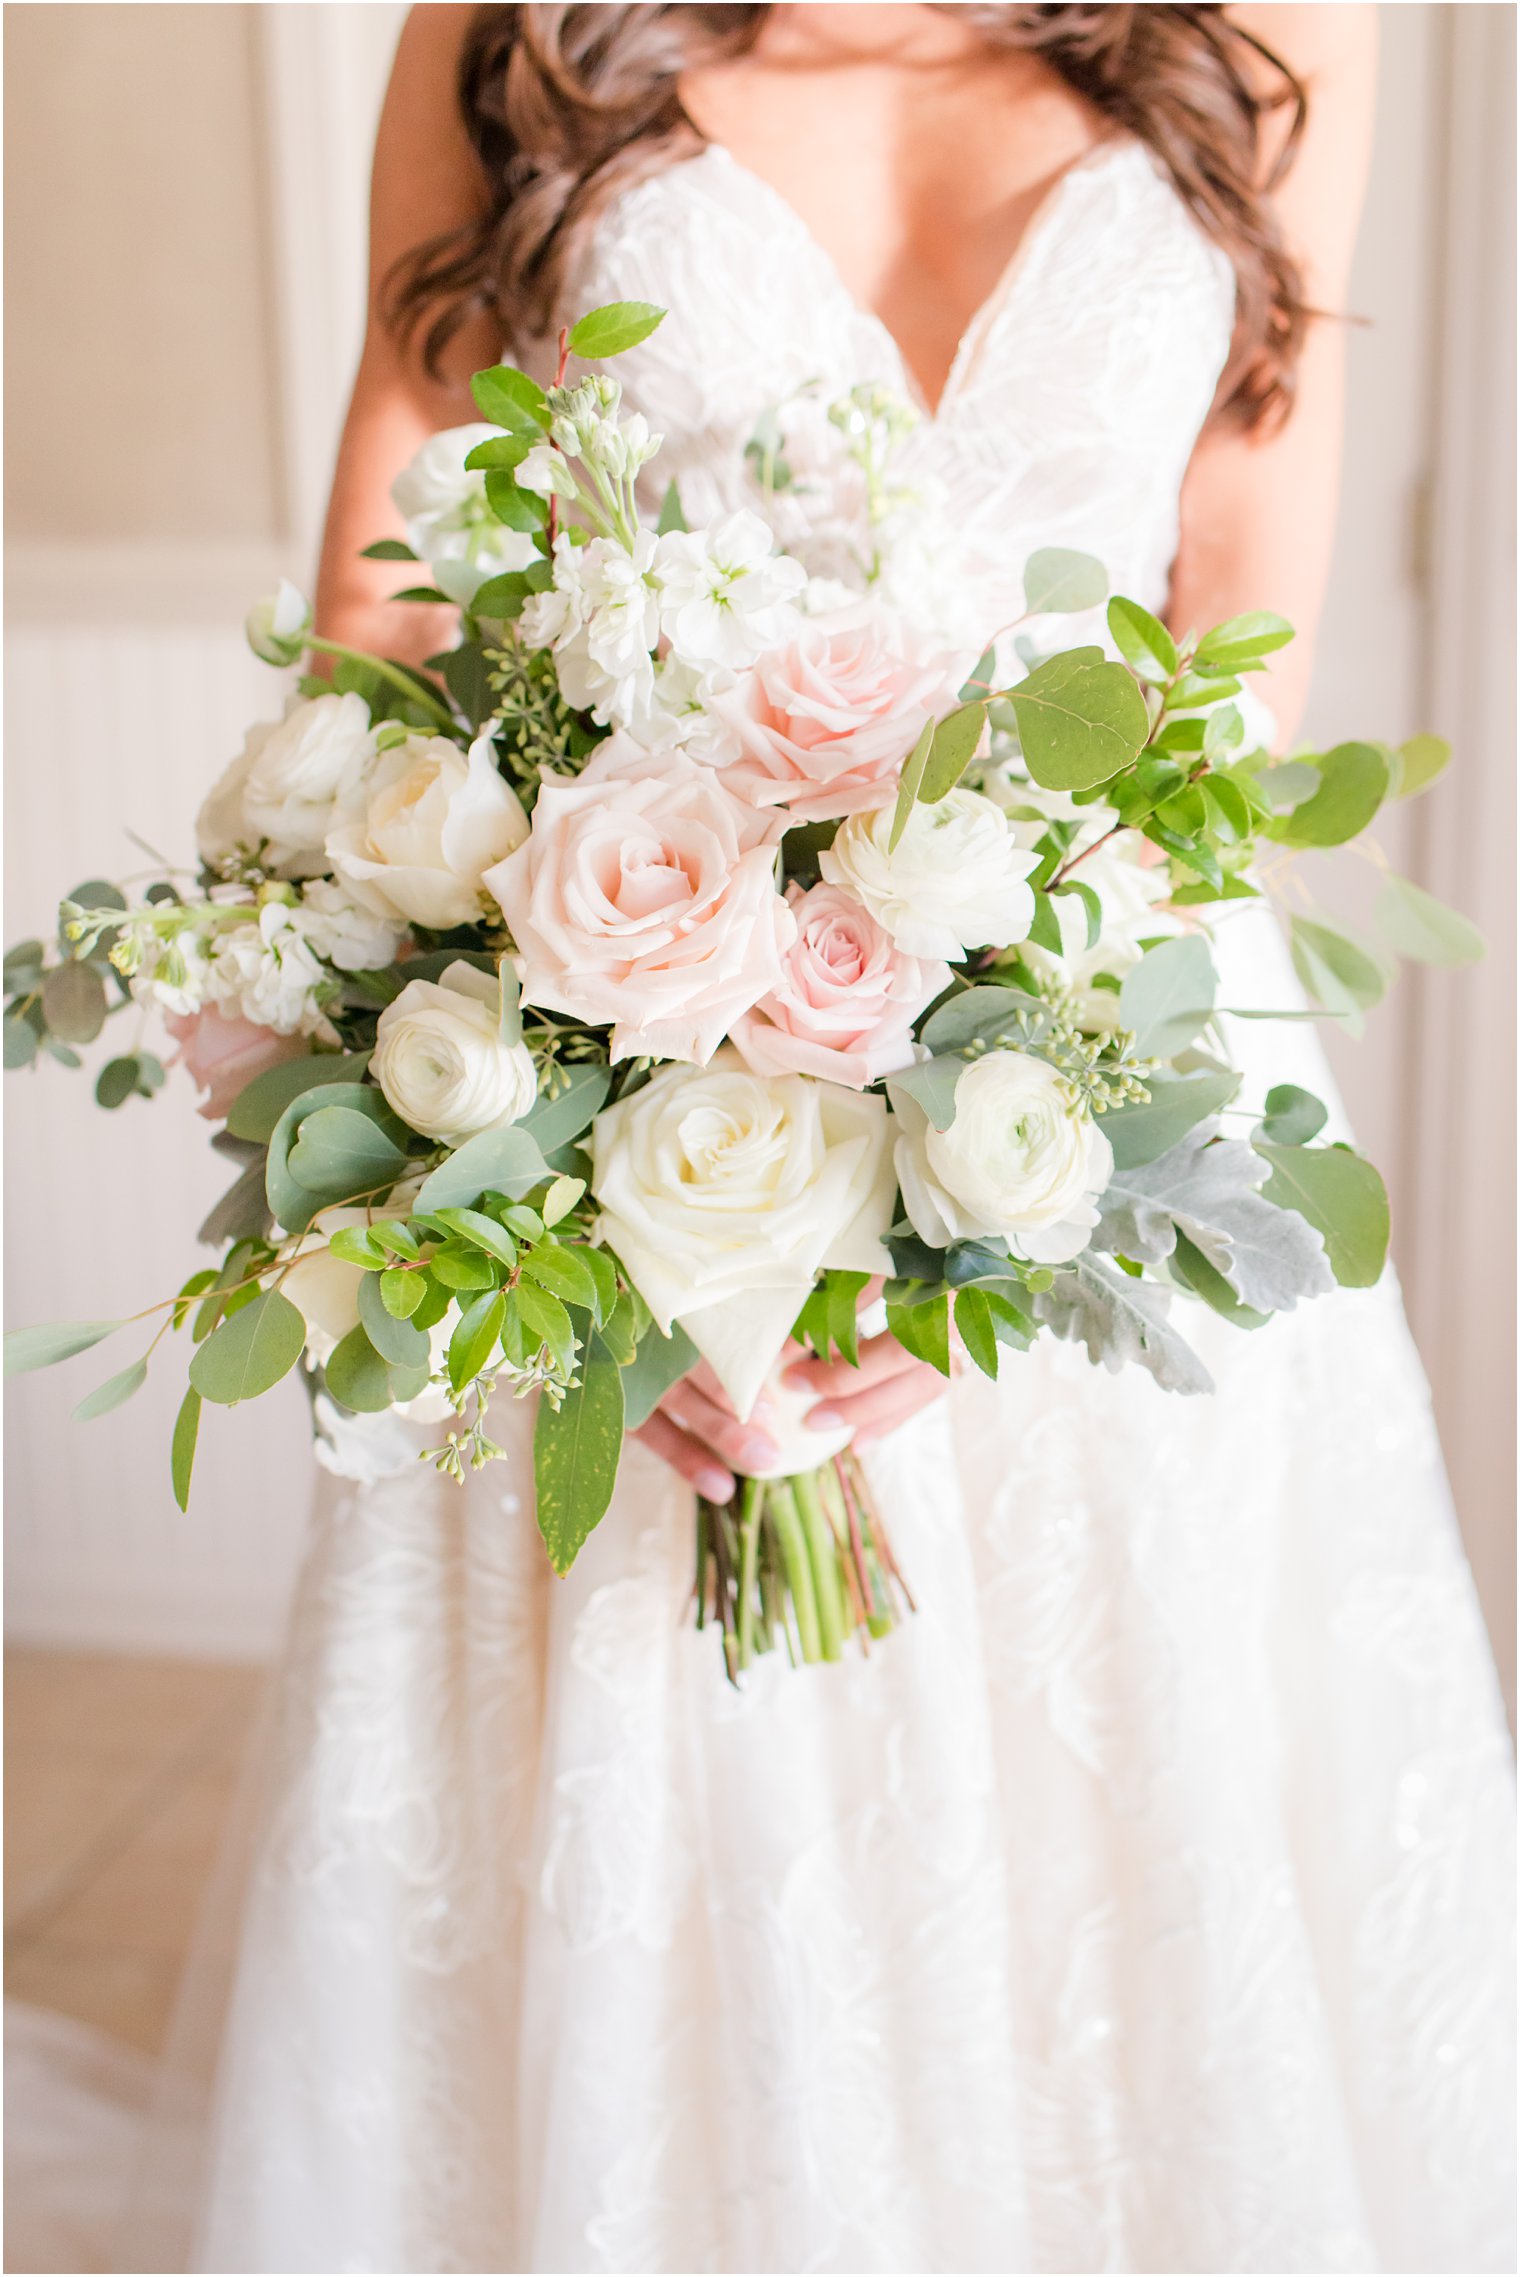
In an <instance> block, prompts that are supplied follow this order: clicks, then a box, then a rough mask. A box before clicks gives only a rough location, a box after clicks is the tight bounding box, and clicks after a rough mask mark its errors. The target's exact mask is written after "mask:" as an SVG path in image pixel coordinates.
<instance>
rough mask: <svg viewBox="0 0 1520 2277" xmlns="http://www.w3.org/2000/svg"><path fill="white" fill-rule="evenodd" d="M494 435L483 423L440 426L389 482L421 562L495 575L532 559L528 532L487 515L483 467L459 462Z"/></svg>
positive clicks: (534, 556)
mask: <svg viewBox="0 0 1520 2277" xmlns="http://www.w3.org/2000/svg"><path fill="white" fill-rule="evenodd" d="M500 433H501V429H500V428H499V427H488V426H485V425H483V424H478V425H474V426H469V427H446V428H444V429H443V431H442V433H441V434H437V435H430V436H429V437H428V439H427V441H426V442H425V443H424V444H423V446H422V448H421V450H420V451H419V452H418V453H417V455H416V457H415V458H414V459H413V460H412V461H411V463H410V465H408V466H405V467H403V468H402V470H401V472H400V474H398V475H397V477H396V479H395V481H394V482H393V483H392V484H391V498H392V501H393V502H394V504H395V507H396V511H397V512H398V513H399V514H400V515H401V516H402V518H403V519H404V521H405V523H406V534H407V537H408V539H409V540H410V542H411V547H412V551H413V552H414V553H419V554H421V556H422V558H423V560H424V561H426V562H429V563H431V564H434V565H437V564H439V563H442V562H459V561H465V562H472V563H475V564H477V565H480V566H481V567H482V568H484V569H488V570H489V572H490V573H491V574H492V575H496V574H499V573H500V572H502V571H504V570H509V569H526V568H527V567H528V565H529V563H530V562H532V561H534V560H536V559H537V548H536V547H535V546H534V543H533V539H532V536H531V534H530V533H528V532H526V531H523V530H509V529H506V528H504V526H503V525H502V524H501V523H500V522H498V521H497V519H496V516H495V515H494V514H493V513H492V511H491V508H490V504H489V502H488V500H487V498H486V478H485V472H484V469H483V468H479V467H467V466H466V465H465V463H464V462H465V460H466V459H467V458H468V457H469V455H470V453H471V451H473V450H474V448H475V446H476V445H477V443H488V442H491V441H493V440H495V439H496V438H498V437H499V436H500ZM451 598H452V596H451Z"/></svg>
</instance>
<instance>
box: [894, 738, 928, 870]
mask: <svg viewBox="0 0 1520 2277" xmlns="http://www.w3.org/2000/svg"><path fill="white" fill-rule="evenodd" d="M933 744H934V722H933V720H932V719H931V720H925V722H924V725H923V732H922V734H921V735H920V736H919V739H918V741H917V742H916V743H915V744H914V746H913V749H912V750H911V751H910V752H909V754H908V756H907V758H906V759H905V760H904V761H903V771H902V774H901V775H900V776H899V778H898V784H897V805H896V807H895V808H894V810H893V814H892V828H891V830H890V831H889V832H888V834H887V852H888V853H889V854H895V853H896V851H897V848H898V845H899V843H900V842H901V839H902V834H903V832H904V831H905V830H906V829H907V827H908V817H909V815H910V814H911V813H912V812H913V809H914V806H915V804H916V803H917V800H918V795H919V792H920V790H921V788H922V786H923V780H924V769H925V768H926V767H927V766H928V764H929V753H930V750H931V749H932V748H933Z"/></svg>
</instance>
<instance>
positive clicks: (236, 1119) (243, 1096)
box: [227, 1052, 369, 1146]
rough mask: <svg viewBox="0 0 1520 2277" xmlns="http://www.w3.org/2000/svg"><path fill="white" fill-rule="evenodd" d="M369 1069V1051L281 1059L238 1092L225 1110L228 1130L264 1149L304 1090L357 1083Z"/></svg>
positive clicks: (312, 1054) (233, 1134) (314, 1053)
mask: <svg viewBox="0 0 1520 2277" xmlns="http://www.w3.org/2000/svg"><path fill="white" fill-rule="evenodd" d="M368 1066H369V1053H368V1052H346V1053H339V1052H311V1053H309V1054H308V1055H307V1056H306V1057H305V1058H303V1059H285V1060H281V1061H280V1063H279V1065H278V1066H277V1067H266V1068H265V1070H264V1072H263V1074H262V1075H256V1076H255V1077H254V1079H253V1081H252V1082H251V1083H249V1084H246V1085H245V1086H244V1088H243V1089H242V1090H241V1091H240V1092H239V1093H238V1095H237V1097H236V1098H235V1099H234V1100H233V1102H232V1105H231V1107H230V1108H229V1109H228V1113H227V1129H228V1131H229V1132H230V1133H231V1135H232V1137H233V1138H240V1139H252V1140H254V1141H255V1143H256V1144H258V1145H259V1146H267V1145H268V1144H269V1141H270V1140H271V1139H272V1138H273V1137H274V1132H275V1125H276V1124H277V1123H278V1122H279V1120H280V1117H281V1116H282V1115H283V1114H284V1112H285V1110H286V1108H287V1107H288V1106H289V1105H290V1104H291V1101H292V1100H294V1099H299V1098H300V1096H301V1094H302V1092H303V1091H314V1090H315V1089H316V1087H317V1085H318V1084H319V1083H321V1084H328V1083H357V1082H359V1080H360V1079H361V1077H362V1076H363V1074H364V1071H365V1069H366V1068H367V1067H368Z"/></svg>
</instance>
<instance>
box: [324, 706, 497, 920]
mask: <svg viewBox="0 0 1520 2277" xmlns="http://www.w3.org/2000/svg"><path fill="white" fill-rule="evenodd" d="M527 835H528V818H527V816H526V815H525V814H524V812H523V809H522V802H521V801H520V799H519V798H518V796H517V793H516V792H515V791H514V790H512V789H511V787H510V786H509V785H508V784H507V783H505V782H503V780H502V778H501V776H500V774H499V773H498V772H497V769H496V762H495V759H494V756H493V752H492V744H491V738H490V736H489V735H479V736H477V737H476V739H475V741H474V742H473V743H472V744H471V746H470V750H469V756H468V758H466V756H465V755H464V753H462V752H461V751H460V750H459V748H458V746H457V744H453V743H450V742H449V740H448V738H447V737H446V736H441V735H431V736H428V735H410V736H408V737H407V739H406V741H405V743H402V744H398V745H397V746H396V747H395V749H394V750H391V751H385V752H382V753H381V755H380V757H379V758H378V759H377V761H376V762H375V765H374V767H373V768H372V769H371V770H370V772H369V774H368V775H367V776H366V777H365V778H364V780H363V781H362V782H360V783H357V784H356V785H355V786H354V787H353V789H352V790H351V792H350V793H349V795H348V796H347V797H345V799H344V800H343V802H342V803H341V804H340V806H339V808H338V812H337V816H336V819H335V822H334V826H333V828H332V829H331V830H330V831H329V833H328V837H327V854H328V859H329V860H330V861H331V863H332V866H333V868H334V869H335V870H336V871H337V872H338V875H339V876H340V877H341V878H343V879H344V880H345V881H346V883H347V887H348V890H349V892H350V893H351V894H352V896H353V898H354V900H355V901H357V902H359V903H361V904H362V906H363V907H364V908H366V909H372V910H374V911H375V912H376V914H377V915H379V916H383V917H391V918H402V919H405V920H406V921H407V922H409V923H411V924H413V925H425V926H427V927H428V928H429V930H430V931H432V932H435V933H447V932H449V931H451V930H452V929H453V927H454V926H456V925H468V924H470V923H472V922H473V921H474V920H475V919H476V918H477V917H478V916H479V914H480V880H481V876H482V873H483V872H484V871H486V870H488V869H490V867H491V866H492V864H493V863H495V862H499V861H501V860H503V859H504V858H505V856H506V855H508V854H510V853H511V852H512V850H513V848H514V847H517V846H520V845H521V844H522V842H523V840H524V839H525V838H526V837H527Z"/></svg>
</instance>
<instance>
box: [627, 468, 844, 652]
mask: <svg viewBox="0 0 1520 2277" xmlns="http://www.w3.org/2000/svg"><path fill="white" fill-rule="evenodd" d="M656 575H657V581H658V584H659V588H660V629H661V631H662V632H663V633H664V635H665V637H666V639H667V640H668V641H669V643H670V646H671V649H672V651H673V653H674V654H675V655H676V656H678V657H679V658H680V659H681V661H682V662H683V663H685V664H694V665H696V666H698V667H699V668H705V667H708V666H711V665H714V664H719V665H725V666H726V667H727V668H728V669H729V670H730V671H738V670H742V669H743V668H744V667H745V666H746V665H749V664H753V663H754V661H755V659H756V657H757V656H759V655H760V654H761V652H762V651H763V650H765V649H767V648H775V647H778V646H779V645H780V643H781V642H782V641H783V640H785V639H787V638H788V636H789V635H790V633H791V632H792V630H793V629H794V627H795V625H796V622H797V603H798V602H799V601H800V599H801V596H802V593H803V589H804V587H805V586H806V584H807V572H806V571H805V570H804V568H803V567H802V564H801V563H800V562H798V561H793V560H792V559H791V557H790V556H789V555H787V554H780V553H777V552H776V550H775V541H774V539H773V538H772V535H771V532H770V531H769V529H768V528H767V527H766V525H765V523H764V522H762V521H761V519H760V517H759V515H758V514H751V513H750V512H749V511H748V509H747V508H743V507H741V508H740V510H739V511H738V512H737V513H736V514H728V515H726V516H725V517H724V519H723V520H722V521H721V522H718V523H715V524H714V526H713V527H712V529H710V530H671V531H668V532H667V533H666V534H665V536H664V537H662V538H661V539H659V541H658V548H657V563H656Z"/></svg>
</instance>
